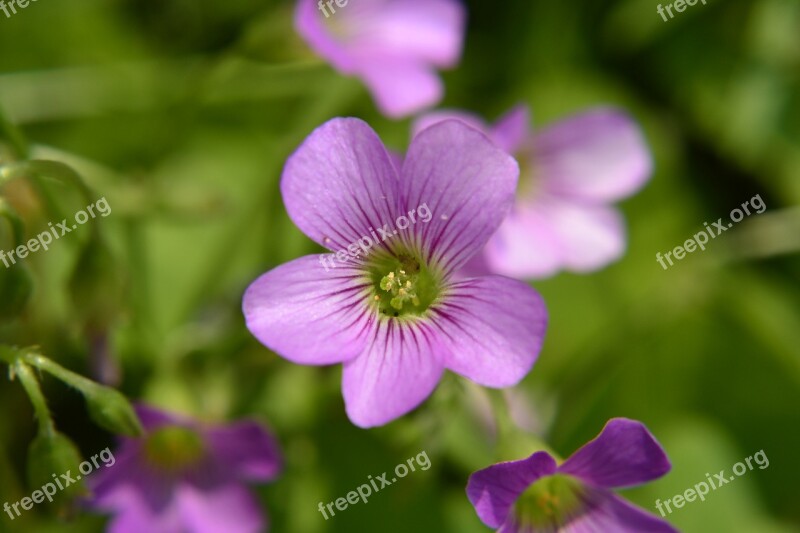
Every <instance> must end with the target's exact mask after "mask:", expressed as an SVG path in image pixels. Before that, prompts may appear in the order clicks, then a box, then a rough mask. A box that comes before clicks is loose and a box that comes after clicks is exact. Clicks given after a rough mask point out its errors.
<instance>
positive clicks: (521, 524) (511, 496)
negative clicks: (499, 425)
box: [467, 418, 677, 533]
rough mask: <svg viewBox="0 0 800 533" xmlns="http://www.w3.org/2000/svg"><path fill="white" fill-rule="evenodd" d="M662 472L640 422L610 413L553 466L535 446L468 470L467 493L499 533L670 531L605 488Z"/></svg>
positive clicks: (664, 467) (661, 459)
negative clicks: (589, 437) (597, 432)
mask: <svg viewBox="0 0 800 533" xmlns="http://www.w3.org/2000/svg"><path fill="white" fill-rule="evenodd" d="M669 469H670V463H669V460H668V459H667V456H666V454H665V453H664V451H663V450H662V448H661V446H660V445H659V444H658V442H657V441H656V440H655V438H654V437H653V436H652V435H651V434H650V432H649V431H647V428H646V427H645V426H644V425H643V424H642V423H641V422H637V421H635V420H628V419H625V418H614V419H612V420H609V422H608V423H607V424H606V426H605V427H604V428H603V431H602V432H601V433H600V435H598V436H597V438H595V439H594V440H592V441H591V442H589V443H588V444H586V445H584V446H583V447H582V448H581V449H579V450H578V451H577V452H575V453H573V454H572V456H571V457H570V458H569V459H567V460H566V461H564V462H563V463H561V464H560V465H559V464H558V463H557V462H556V460H555V459H554V458H553V456H551V455H550V454H549V453H547V452H544V451H540V452H536V453H534V454H533V455H531V456H530V457H528V458H527V459H522V460H520V461H510V462H505V463H498V464H495V465H492V466H490V467H488V468H485V469H483V470H479V471H477V472H475V473H474V474H472V475H471V476H470V478H469V482H468V483H467V496H468V497H469V500H470V502H472V505H473V506H474V507H475V511H476V512H477V513H478V517H479V518H480V519H481V520H482V521H483V523H484V524H486V525H487V526H489V527H492V528H498V529H497V531H499V532H502V533H562V532H563V533H566V532H569V533H590V532H601V531H602V532H614V533H677V530H676V529H674V528H673V527H672V526H671V525H670V524H669V523H668V522H666V521H664V520H662V519H661V518H658V517H656V516H654V515H652V514H650V513H648V512H646V511H644V510H642V509H640V508H638V507H636V506H633V505H631V504H630V503H628V502H626V501H625V500H623V499H622V498H620V497H619V496H617V495H616V494H614V493H613V492H612V490H611V489H615V488H624V487H632V486H635V485H640V484H642V483H646V482H648V481H652V480H654V479H657V478H659V477H661V476H663V475H664V474H666V473H667V472H668V471H669Z"/></svg>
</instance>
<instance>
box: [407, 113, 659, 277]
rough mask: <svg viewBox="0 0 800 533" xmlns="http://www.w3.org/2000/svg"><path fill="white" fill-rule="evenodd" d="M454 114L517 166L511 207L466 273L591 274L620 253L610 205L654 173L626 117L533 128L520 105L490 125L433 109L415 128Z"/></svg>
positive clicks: (583, 118) (579, 118)
mask: <svg viewBox="0 0 800 533" xmlns="http://www.w3.org/2000/svg"><path fill="white" fill-rule="evenodd" d="M452 118H456V119H459V120H462V121H463V122H465V123H467V124H469V125H471V126H473V127H475V128H478V129H479V130H481V131H483V132H485V133H486V134H487V135H488V136H489V137H490V138H491V139H492V140H493V141H494V142H495V144H497V146H499V147H500V148H502V149H503V150H505V151H507V152H508V153H510V154H512V155H514V156H515V157H516V158H517V160H518V161H519V163H520V168H521V169H522V170H521V174H520V183H519V190H518V192H517V201H516V204H515V205H514V209H513V210H512V211H511V213H510V214H509V216H508V218H506V220H505V221H504V222H503V224H502V225H501V226H500V229H499V230H498V231H497V233H496V234H495V235H494V236H493V237H492V239H491V240H490V241H489V243H488V244H487V246H486V248H485V249H484V252H483V254H481V255H479V256H476V258H475V260H474V261H472V262H471V263H470V264H469V265H468V267H467V269H466V270H467V272H469V273H472V274H475V273H480V272H487V271H488V272H494V273H497V274H503V275H506V276H512V277H516V278H522V279H528V278H543V277H547V276H551V275H553V274H555V273H556V272H558V271H560V270H571V271H574V272H590V271H593V270H597V269H599V268H601V267H603V266H605V265H607V264H608V263H610V262H612V261H614V260H616V259H618V258H619V257H621V256H622V254H623V253H624V252H625V224H624V221H623V219H622V215H621V214H620V213H619V212H618V211H617V210H616V209H615V208H613V207H612V206H611V204H612V203H613V202H615V201H617V200H621V199H623V198H625V197H627V196H630V195H632V194H633V193H635V192H636V191H637V190H639V188H641V187H642V186H643V185H644V183H645V182H646V181H647V180H648V178H649V177H650V174H651V171H652V160H651V155H650V151H649V149H648V147H647V144H646V142H645V140H644V137H643V135H642V133H641V131H640V129H639V127H638V126H637V125H636V123H635V122H634V121H633V120H632V119H631V118H630V117H628V116H627V115H626V114H625V113H623V112H621V111H619V110H615V109H611V108H596V109H593V110H590V111H588V112H585V113H583V114H580V115H576V116H573V117H571V118H567V119H565V120H563V121H561V122H558V123H556V124H553V125H551V126H548V127H546V128H544V129H543V130H541V131H540V132H536V133H533V132H532V131H531V129H530V126H529V124H530V122H529V112H528V108H527V107H525V106H518V107H516V108H514V109H513V110H511V111H510V112H509V113H508V114H506V115H505V116H504V117H502V118H501V119H500V120H498V122H497V123H496V124H495V125H494V126H488V125H487V124H486V123H484V122H483V120H482V119H481V118H480V117H476V116H474V115H470V114H468V113H463V112H449V111H439V112H434V113H431V114H429V115H426V116H424V117H421V118H420V119H419V120H418V121H417V122H416V123H415V125H414V131H415V132H420V131H422V130H424V129H425V128H427V127H429V126H430V125H432V124H435V123H437V122H439V121H441V120H445V119H452Z"/></svg>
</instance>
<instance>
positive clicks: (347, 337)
mask: <svg viewBox="0 0 800 533" xmlns="http://www.w3.org/2000/svg"><path fill="white" fill-rule="evenodd" d="M518 173H519V170H518V167H517V163H516V162H515V161H514V159H513V158H511V157H510V156H509V155H507V154H506V153H504V152H503V151H502V150H499V149H498V148H496V147H495V146H493V145H492V143H491V142H490V141H489V140H488V139H487V138H486V137H485V136H484V135H483V134H481V133H480V132H478V131H476V130H474V129H472V128H470V127H467V126H465V125H464V124H462V123H461V122H459V121H455V120H452V121H445V122H442V123H441V124H437V125H436V126H434V127H431V128H428V129H427V130H426V131H425V132H422V133H420V134H419V135H418V136H417V137H416V138H415V139H414V140H413V141H412V143H411V146H410V147H409V150H408V153H407V155H406V157H405V160H404V161H402V163H398V162H396V161H395V160H394V159H393V158H392V156H390V155H389V154H388V153H387V151H386V148H384V146H383V143H382V142H381V140H380V139H379V138H378V136H377V135H376V134H375V132H374V131H373V130H372V129H371V128H370V127H369V126H368V125H367V124H365V123H364V122H362V121H361V120H358V119H352V118H346V119H334V120H331V121H329V122H327V123H326V124H324V125H322V126H320V127H319V128H318V129H317V130H316V131H314V132H313V133H312V134H311V135H310V136H309V137H308V139H306V140H305V142H304V143H303V144H302V146H301V147H300V148H299V149H298V150H297V151H296V152H295V153H294V154H293V155H292V156H291V158H290V159H289V161H288V162H287V164H286V168H285V169H284V173H283V178H282V182H281V188H282V193H283V198H284V202H285V204H286V209H287V211H288V213H289V216H290V217H291V218H292V220H293V221H294V222H295V224H297V226H298V227H299V228H300V229H301V230H302V231H303V232H304V233H305V234H306V235H308V236H309V237H310V238H311V239H313V240H314V241H316V242H317V243H319V244H321V245H322V246H324V247H326V248H328V249H329V250H332V251H338V252H337V253H336V256H335V257H336V262H334V259H333V258H332V254H324V255H315V256H307V257H302V258H300V259H297V260H294V261H292V262H290V263H287V264H284V265H282V266H279V267H278V268H276V269H274V270H272V271H270V272H267V273H266V274H264V275H262V276H261V277H260V278H258V279H257V280H256V281H255V282H253V284H252V285H251V286H250V287H249V288H248V289H247V292H246V293H245V296H244V304H243V308H244V315H245V318H246V320H247V327H248V328H249V329H250V331H251V332H252V333H253V335H255V336H256V338H258V340H260V341H261V342H262V343H263V344H264V345H266V346H267V347H269V348H270V349H272V350H273V351H275V352H276V353H278V354H279V355H281V356H283V357H284V358H286V359H288V360H290V361H292V362H294V363H298V364H309V365H325V364H332V363H344V371H343V376H342V392H343V395H344V401H345V406H346V410H347V414H348V416H349V417H350V420H352V421H353V423H355V424H356V425H358V426H361V427H370V426H377V425H381V424H385V423H387V422H389V421H391V420H393V419H395V418H397V417H399V416H401V415H403V414H405V413H407V412H408V411H410V410H412V409H413V408H415V407H416V406H417V405H419V404H420V403H421V402H422V401H423V400H424V399H425V398H426V397H428V395H430V394H431V392H432V391H433V390H434V388H435V387H436V384H437V383H438V382H439V379H440V377H441V376H442V373H443V371H444V370H445V369H450V370H452V371H454V372H456V373H458V374H461V375H463V376H466V377H467V378H469V379H471V380H473V381H474V382H476V383H478V384H480V385H484V386H488V387H508V386H511V385H514V384H516V383H517V382H519V381H520V380H521V379H522V378H523V377H524V376H525V375H526V374H527V373H528V371H530V369H531V367H532V365H533V363H534V361H535V359H536V357H537V355H538V352H539V350H540V348H541V345H542V339H543V336H544V331H545V327H546V322H547V313H546V311H545V307H544V304H543V302H542V300H541V298H540V296H539V295H538V294H537V293H536V292H535V291H534V290H533V289H532V288H530V287H529V286H528V285H526V284H524V283H522V282H519V281H515V280H512V279H508V278H504V277H499V276H485V277H477V278H470V279H459V280H456V279H454V273H455V272H456V271H458V270H459V269H460V268H461V267H462V266H463V265H464V264H465V263H466V262H467V261H468V260H469V259H470V257H471V256H472V255H473V254H475V253H477V252H478V251H480V250H481V248H483V246H484V244H485V243H486V241H487V240H488V239H489V236H490V235H491V234H492V233H494V231H495V230H496V229H497V227H498V226H499V224H500V222H501V221H502V220H503V218H504V217H505V215H506V213H507V212H508V209H509V208H510V207H511V203H512V201H513V197H514V190H515V188H516V183H517V176H518ZM423 207H424V210H423ZM423 211H424V212H423ZM329 267H330V268H329Z"/></svg>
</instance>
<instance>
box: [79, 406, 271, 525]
mask: <svg viewBox="0 0 800 533" xmlns="http://www.w3.org/2000/svg"><path fill="white" fill-rule="evenodd" d="M136 411H137V414H138V415H139V418H140V419H141V421H142V424H143V425H144V427H145V429H146V431H147V433H146V434H145V436H144V437H142V438H139V439H130V438H123V439H122V442H121V444H120V446H119V448H118V449H117V450H116V452H115V454H114V458H115V461H114V462H109V463H107V464H106V465H105V467H103V468H100V469H99V470H96V471H95V472H94V473H93V474H92V475H91V476H89V479H88V482H89V486H90V488H91V489H92V490H93V492H94V495H93V497H92V500H91V501H90V502H89V505H90V507H92V508H94V509H96V510H99V511H103V512H110V513H113V514H114V515H115V516H114V518H113V519H112V521H111V523H110V526H109V531H111V532H112V533H141V532H143V531H146V532H148V533H179V532H190V533H200V532H202V533H217V532H218V533H251V532H258V531H263V530H264V528H265V525H266V520H265V517H264V515H263V513H262V511H261V508H260V507H259V504H258V502H257V501H256V499H255V497H254V496H253V495H252V494H251V493H250V491H249V490H248V489H247V487H246V483H248V482H265V481H270V480H272V479H274V478H275V477H276V476H277V475H278V473H279V471H280V468H281V459H280V452H279V450H278V445H277V443H276V442H275V440H274V439H273V437H272V436H271V435H270V434H269V433H268V432H267V431H266V430H265V429H264V428H262V427H261V426H260V425H258V424H256V423H254V422H237V423H234V424H231V425H227V426H207V425H204V424H201V423H199V422H196V421H194V420H190V419H187V418H181V417H177V416H174V415H171V414H167V413H163V412H161V411H157V410H155V409H153V408H150V407H144V406H137V408H136Z"/></svg>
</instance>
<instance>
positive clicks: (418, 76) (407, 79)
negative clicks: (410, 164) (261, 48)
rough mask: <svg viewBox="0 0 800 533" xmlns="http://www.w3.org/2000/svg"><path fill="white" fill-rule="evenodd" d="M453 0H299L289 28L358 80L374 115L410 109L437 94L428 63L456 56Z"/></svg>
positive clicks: (459, 24)
mask: <svg viewBox="0 0 800 533" xmlns="http://www.w3.org/2000/svg"><path fill="white" fill-rule="evenodd" d="M465 19H466V15H465V12H464V8H463V7H462V6H461V4H460V3H459V2H458V1H457V0H350V1H349V2H348V0H340V1H338V2H334V1H331V2H325V1H320V2H317V0H299V1H298V3H297V11H296V14H295V26H296V27H297V31H298V32H299V33H300V35H302V36H303V38H304V39H305V40H306V41H307V42H308V43H309V45H310V46H311V47H312V48H313V49H314V50H315V51H316V52H317V53H318V54H320V55H321V56H323V57H324V58H325V59H327V60H328V61H330V62H331V64H332V65H333V66H334V67H335V68H336V69H337V70H339V71H340V72H343V73H345V74H352V75H355V76H358V77H359V78H361V79H362V80H363V81H364V83H366V85H367V87H369V89H370V91H371V92H372V94H373V96H374V97H375V100H376V101H377V103H378V107H379V108H380V109H381V112H383V113H384V114H386V115H388V116H391V117H400V116H405V115H409V114H412V113H415V112H417V111H419V110H421V109H424V108H426V107H430V106H433V105H435V104H436V103H437V102H439V100H441V98H442V93H443V88H442V82H441V80H440V79H439V77H438V76H437V74H436V70H435V68H436V67H439V68H447V67H452V66H454V65H455V64H456V63H457V62H458V60H459V57H460V56H461V45H462V41H463V37H464V24H465Z"/></svg>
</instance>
